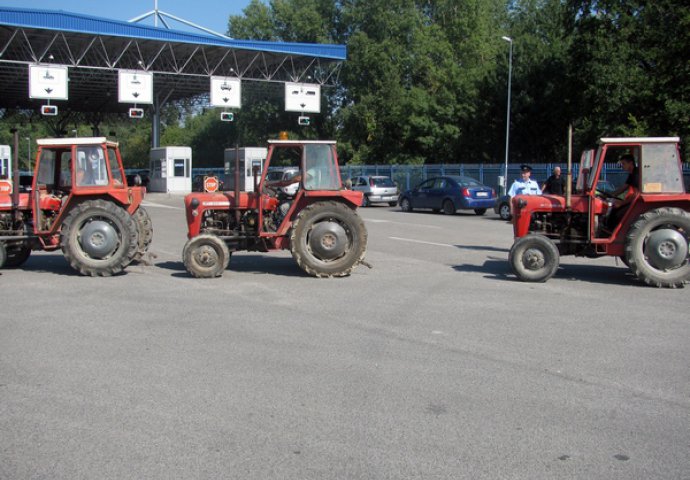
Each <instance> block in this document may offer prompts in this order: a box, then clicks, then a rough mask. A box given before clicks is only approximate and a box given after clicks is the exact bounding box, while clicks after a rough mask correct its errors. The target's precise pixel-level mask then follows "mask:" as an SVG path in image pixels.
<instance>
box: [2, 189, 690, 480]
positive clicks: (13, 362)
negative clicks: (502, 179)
mask: <svg viewBox="0 0 690 480" xmlns="http://www.w3.org/2000/svg"><path fill="white" fill-rule="evenodd" d="M144 205H145V206H146V208H147V210H148V212H149V213H150V215H151V217H152V219H153V222H154V240H153V244H152V247H151V250H150V251H151V255H150V258H148V263H149V264H150V265H137V266H130V267H129V268H128V269H127V270H126V273H125V274H123V275H119V276H115V277H111V278H87V277H82V276H79V275H77V274H76V273H75V272H73V271H72V270H71V269H70V268H69V267H68V265H67V262H66V261H65V260H64V259H63V257H62V255H61V253H60V252H54V253H34V255H32V257H31V258H30V259H29V261H28V262H27V263H26V264H25V265H24V266H23V267H22V268H21V269H14V270H7V269H6V270H1V271H0V285H2V291H3V307H2V310H1V312H2V313H1V314H0V478H2V479H30V478H31V479H33V478H46V479H48V478H49V479H77V478H85V479H86V478H88V479H92V478H98V479H110V478H113V479H116V478H117V479H122V478H152V479H153V478H156V479H157V478H165V479H173V478H179V479H190V478H204V479H206V478H208V479H211V478H213V479H217V478H233V479H235V478H237V479H276V478H277V479H408V478H409V479H413V478H418V479H431V478H433V479H498V478H501V479H554V478H558V479H583V478H586V479H650V478H664V479H671V478H673V479H687V478H690V477H689V475H690V474H689V472H690V455H688V452H690V369H688V359H689V358H690V315H688V312H689V310H690V309H689V307H690V297H689V296H688V290H689V289H688V288H685V289H681V290H660V289H655V288H651V287H646V286H644V285H642V284H641V283H640V282H638V281H636V280H635V279H634V278H633V277H632V276H631V275H630V274H629V273H628V270H627V269H626V267H625V266H624V265H623V264H622V263H618V264H617V263H616V261H615V260H614V259H611V258H603V259H597V260H588V259H579V258H573V257H564V258H562V259H561V267H560V269H559V270H558V272H557V274H556V275H555V277H554V278H552V279H551V280H549V281H548V282H547V283H545V284H529V283H522V282H519V281H517V280H516V278H515V277H514V276H513V275H512V273H511V272H510V267H509V264H508V261H507V258H508V251H509V248H510V246H511V244H512V230H511V225H510V224H509V223H506V222H504V221H501V220H500V219H499V218H498V216H496V215H495V214H493V213H490V214H487V215H486V216H483V217H480V216H477V215H475V214H474V213H472V212H470V213H459V214H457V215H452V216H450V215H439V214H432V213H416V212H414V213H402V212H400V210H399V209H397V208H389V207H387V206H385V207H371V208H366V209H360V210H359V212H360V214H361V215H362V217H363V218H364V219H365V224H366V227H367V229H368V233H369V246H368V253H367V256H366V260H367V262H368V263H369V264H370V265H371V268H367V267H366V266H359V267H358V268H356V269H355V271H354V272H353V274H352V275H351V276H350V277H346V278H337V279H317V278H312V277H309V276H307V275H306V274H304V273H303V272H302V270H300V269H299V267H298V266H297V264H296V263H295V262H294V261H293V259H292V257H291V256H290V254H289V252H278V253H267V254H262V253H255V252H241V253H236V254H233V256H232V260H231V262H230V267H229V269H228V270H227V271H226V272H225V274H224V276H223V277H221V278H217V279H194V278H192V277H190V276H189V275H188V274H187V272H186V271H185V269H184V266H183V265H182V261H181V252H182V247H183V245H184V243H185V241H186V225H185V219H184V211H183V208H182V197H181V196H168V195H164V194H149V195H148V196H147V197H146V202H145V204H144Z"/></svg>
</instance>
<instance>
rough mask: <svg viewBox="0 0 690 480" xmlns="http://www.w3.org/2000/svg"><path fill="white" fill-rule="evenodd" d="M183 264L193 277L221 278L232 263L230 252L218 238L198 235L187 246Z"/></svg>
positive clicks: (183, 251) (183, 255) (183, 254)
mask: <svg viewBox="0 0 690 480" xmlns="http://www.w3.org/2000/svg"><path fill="white" fill-rule="evenodd" d="M182 262H183V263H184V266H185V268H186V269H187V271H188V272H189V274H190V275H191V276H193V277H196V278H213V277H220V276H221V275H223V272H224V271H225V269H226V268H228V264H229V263H230V251H229V250H228V246H227V245H226V244H225V242H224V241H223V240H221V239H220V238H218V237H217V236H215V235H207V234H204V235H198V236H196V237H194V238H192V239H190V240H188V241H187V243H186V244H185V246H184V249H183V250H182Z"/></svg>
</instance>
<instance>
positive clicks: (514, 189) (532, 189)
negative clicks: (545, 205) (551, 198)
mask: <svg viewBox="0 0 690 480" xmlns="http://www.w3.org/2000/svg"><path fill="white" fill-rule="evenodd" d="M531 175H532V167H530V166H529V165H520V178H518V179H516V180H515V181H514V182H513V184H512V185H511V186H510V190H508V195H509V196H511V197H514V196H515V195H541V189H540V188H539V184H538V183H537V182H535V181H534V180H532V179H531V178H530V176H531Z"/></svg>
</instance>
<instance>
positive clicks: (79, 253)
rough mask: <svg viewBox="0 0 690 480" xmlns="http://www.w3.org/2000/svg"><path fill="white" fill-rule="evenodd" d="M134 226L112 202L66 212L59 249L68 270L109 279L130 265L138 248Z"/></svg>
mask: <svg viewBox="0 0 690 480" xmlns="http://www.w3.org/2000/svg"><path fill="white" fill-rule="evenodd" d="M138 244H139V243H138V233H137V225H136V222H135V221H134V219H133V218H132V216H131V215H129V213H127V211H126V210H124V209H123V208H121V207H120V206H118V205H116V204H114V203H113V202H109V201H105V200H87V201H85V202H83V203H80V204H79V205H77V206H75V207H74V208H73V209H72V210H70V211H69V213H68V214H67V216H66V217H65V220H64V222H63V223H62V230H61V232H60V246H61V247H62V253H63V254H64V255H65V258H66V259H67V262H68V263H69V264H70V266H71V267H72V268H73V269H75V270H76V271H78V272H79V273H81V274H82V275H91V276H92V277H97V276H99V277H109V276H111V275H115V274H117V273H120V272H121V271H122V270H124V268H125V267H126V266H127V265H129V264H130V262H131V261H132V259H133V258H134V256H135V254H136V252H137V248H138Z"/></svg>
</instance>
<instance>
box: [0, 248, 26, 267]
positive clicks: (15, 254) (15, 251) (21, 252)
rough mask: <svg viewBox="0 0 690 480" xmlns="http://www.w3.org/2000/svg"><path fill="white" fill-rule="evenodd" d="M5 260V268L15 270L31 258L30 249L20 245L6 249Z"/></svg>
mask: <svg viewBox="0 0 690 480" xmlns="http://www.w3.org/2000/svg"><path fill="white" fill-rule="evenodd" d="M6 250H7V260H6V261H5V267H6V268H16V267H19V266H20V265H22V264H23V263H24V262H26V261H27V260H28V259H29V257H30V256H31V247H30V246H28V245H26V243H22V244H20V245H19V246H13V247H9V248H6Z"/></svg>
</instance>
